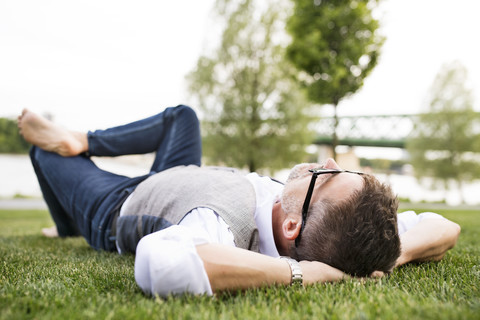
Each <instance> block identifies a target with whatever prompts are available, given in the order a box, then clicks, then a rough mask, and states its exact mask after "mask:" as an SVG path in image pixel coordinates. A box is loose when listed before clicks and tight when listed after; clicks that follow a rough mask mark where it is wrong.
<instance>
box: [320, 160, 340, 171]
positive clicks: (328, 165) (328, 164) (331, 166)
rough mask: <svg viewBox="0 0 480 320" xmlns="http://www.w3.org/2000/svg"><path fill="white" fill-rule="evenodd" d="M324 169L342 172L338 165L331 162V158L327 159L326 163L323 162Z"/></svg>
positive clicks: (333, 161)
mask: <svg viewBox="0 0 480 320" xmlns="http://www.w3.org/2000/svg"><path fill="white" fill-rule="evenodd" d="M324 168H325V169H336V170H342V169H341V168H340V167H339V166H338V164H337V163H336V162H335V160H333V159H332V158H328V159H327V161H326V162H325V165H324Z"/></svg>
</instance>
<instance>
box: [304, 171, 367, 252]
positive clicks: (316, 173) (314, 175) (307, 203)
mask: <svg viewBox="0 0 480 320" xmlns="http://www.w3.org/2000/svg"><path fill="white" fill-rule="evenodd" d="M308 171H310V172H311V173H312V179H311V180H310V185H309V187H308V191H307V196H306V197H305V201H304V202H303V207H302V226H301V227H300V232H299V233H298V237H297V238H296V239H295V247H298V244H299V243H300V239H301V238H302V232H303V229H304V228H305V223H306V221H307V216H308V207H310V200H311V199H312V194H313V188H314V187H315V181H316V180H317V176H319V175H321V174H337V173H343V172H346V173H354V174H359V175H362V174H364V173H363V172H359V171H350V170H336V169H324V168H314V169H310V170H308Z"/></svg>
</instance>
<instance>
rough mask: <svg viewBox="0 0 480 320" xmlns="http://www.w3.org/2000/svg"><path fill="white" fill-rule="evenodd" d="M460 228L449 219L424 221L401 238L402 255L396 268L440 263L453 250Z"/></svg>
mask: <svg viewBox="0 0 480 320" xmlns="http://www.w3.org/2000/svg"><path fill="white" fill-rule="evenodd" d="M459 235H460V226H459V225H458V224H456V223H454V222H452V221H449V220H447V219H424V220H422V221H421V222H419V223H418V224H417V225H416V226H415V227H413V228H412V229H410V230H408V231H407V232H405V233H404V234H402V235H401V236H400V241H401V245H402V253H401V255H400V257H399V258H398V259H397V263H396V264H395V267H398V266H401V265H402V264H405V263H408V262H427V261H439V260H441V259H442V258H443V256H444V255H445V253H446V252H447V251H448V250H450V249H451V248H453V247H454V246H455V244H456V243H457V239H458V236H459Z"/></svg>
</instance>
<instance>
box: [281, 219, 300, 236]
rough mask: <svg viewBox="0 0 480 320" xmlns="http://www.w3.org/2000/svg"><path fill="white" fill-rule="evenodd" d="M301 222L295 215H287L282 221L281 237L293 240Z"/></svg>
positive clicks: (298, 231)
mask: <svg viewBox="0 0 480 320" xmlns="http://www.w3.org/2000/svg"><path fill="white" fill-rule="evenodd" d="M301 227H302V222H301V221H300V222H299V221H298V219H296V217H287V218H286V219H285V220H284V221H283V223H282V233H283V237H284V238H285V239H287V240H295V239H296V238H297V237H298V234H299V233H300V228H301Z"/></svg>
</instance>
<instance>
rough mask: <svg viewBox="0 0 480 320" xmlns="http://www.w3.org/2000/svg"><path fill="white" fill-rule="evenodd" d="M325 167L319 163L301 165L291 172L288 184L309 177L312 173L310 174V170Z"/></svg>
mask: <svg viewBox="0 0 480 320" xmlns="http://www.w3.org/2000/svg"><path fill="white" fill-rule="evenodd" d="M318 167H323V165H319V164H318V163H300V164H297V165H296V166H294V167H293V168H292V170H290V174H289V175H288V178H287V182H286V183H288V182H290V181H292V180H295V179H301V178H303V177H306V176H309V175H311V174H312V173H311V172H309V171H308V170H309V169H313V168H318Z"/></svg>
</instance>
